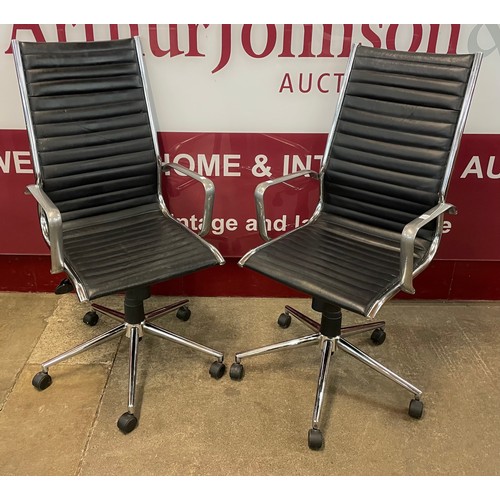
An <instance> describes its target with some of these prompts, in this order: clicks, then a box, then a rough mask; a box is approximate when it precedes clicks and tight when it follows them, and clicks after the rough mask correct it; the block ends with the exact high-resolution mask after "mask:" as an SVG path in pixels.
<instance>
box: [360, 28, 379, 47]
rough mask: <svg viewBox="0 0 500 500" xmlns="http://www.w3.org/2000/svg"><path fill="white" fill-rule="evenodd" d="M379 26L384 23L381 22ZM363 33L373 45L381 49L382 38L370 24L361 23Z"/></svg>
mask: <svg viewBox="0 0 500 500" xmlns="http://www.w3.org/2000/svg"><path fill="white" fill-rule="evenodd" d="M378 27H379V28H382V25H381V24H379V25H378ZM361 33H362V34H363V36H364V37H365V38H366V39H367V40H368V41H369V42H371V44H372V45H373V47H376V48H377V49H380V47H382V40H381V39H380V37H379V36H378V35H377V33H375V31H373V30H372V28H371V26H370V25H369V24H362V25H361Z"/></svg>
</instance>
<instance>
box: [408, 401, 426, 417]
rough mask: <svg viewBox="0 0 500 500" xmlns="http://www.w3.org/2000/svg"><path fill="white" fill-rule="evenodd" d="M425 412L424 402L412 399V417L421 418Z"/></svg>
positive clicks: (410, 409) (409, 413)
mask: <svg viewBox="0 0 500 500" xmlns="http://www.w3.org/2000/svg"><path fill="white" fill-rule="evenodd" d="M423 413H424V403H422V401H420V400H419V399H412V400H411V401H410V407H409V408H408V415H410V417H412V418H421V417H422V414H423Z"/></svg>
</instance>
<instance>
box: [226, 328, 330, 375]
mask: <svg viewBox="0 0 500 500" xmlns="http://www.w3.org/2000/svg"><path fill="white" fill-rule="evenodd" d="M320 338H321V334H320V333H319V332H318V333H313V334H312V335H306V336H305V337H300V338H298V339H291V340H285V341H284V342H278V343H277V344H270V345H267V346H264V347H259V348H257V349H252V350H250V351H245V352H240V353H237V354H235V356H234V363H233V364H232V365H231V368H230V369H229V376H230V377H231V379H232V380H241V379H242V378H243V375H244V374H245V369H244V367H243V365H242V364H241V360H242V359H244V358H250V357H252V356H261V355H262V354H268V353H270V352H277V351H284V350H286V349H293V348H294V347H303V346H306V345H308V344H311V343H313V342H318V341H319V340H320Z"/></svg>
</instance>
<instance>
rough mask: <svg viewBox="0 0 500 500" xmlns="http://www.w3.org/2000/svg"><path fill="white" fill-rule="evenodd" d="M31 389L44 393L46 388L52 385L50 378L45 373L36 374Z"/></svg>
mask: <svg viewBox="0 0 500 500" xmlns="http://www.w3.org/2000/svg"><path fill="white" fill-rule="evenodd" d="M31 383H32V384H33V387H35V388H36V389H38V390H39V391H44V390H45V389H47V387H49V386H50V384H52V377H51V376H50V375H49V374H48V373H45V372H38V373H37V374H36V375H35V376H34V377H33V380H32V381H31Z"/></svg>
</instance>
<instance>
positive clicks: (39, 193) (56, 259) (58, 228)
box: [27, 184, 64, 274]
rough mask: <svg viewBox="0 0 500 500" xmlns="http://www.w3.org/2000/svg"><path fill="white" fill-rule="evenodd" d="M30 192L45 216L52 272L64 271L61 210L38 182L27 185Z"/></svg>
mask: <svg viewBox="0 0 500 500" xmlns="http://www.w3.org/2000/svg"><path fill="white" fill-rule="evenodd" d="M27 189H28V191H29V193H30V194H32V195H33V196H34V198H35V200H36V201H37V203H38V204H39V205H40V207H41V208H42V210H43V211H44V213H45V216H46V217H47V224H48V233H49V234H48V235H47V236H48V239H49V245H50V260H51V269H50V272H51V273H52V274H56V273H60V272H62V271H64V258H63V238H62V218H61V212H59V209H58V208H57V207H56V206H55V205H54V203H53V202H52V200H51V199H50V198H49V197H48V196H47V195H46V194H45V192H44V190H43V189H42V187H41V186H39V185H38V184H32V185H30V186H27Z"/></svg>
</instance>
